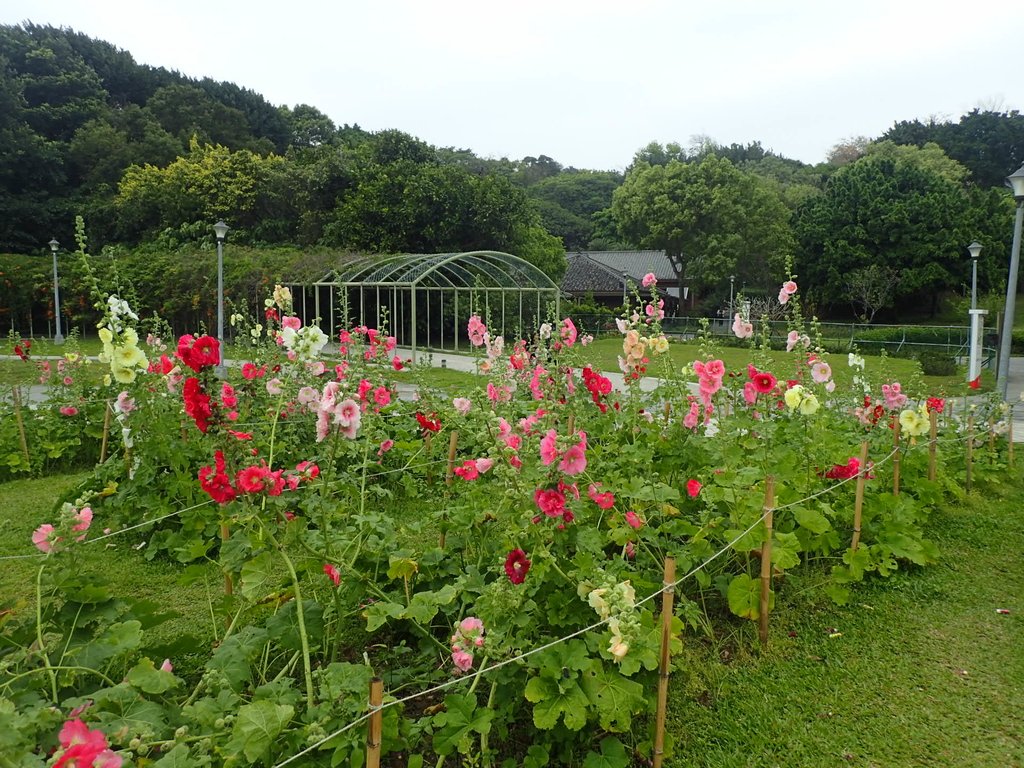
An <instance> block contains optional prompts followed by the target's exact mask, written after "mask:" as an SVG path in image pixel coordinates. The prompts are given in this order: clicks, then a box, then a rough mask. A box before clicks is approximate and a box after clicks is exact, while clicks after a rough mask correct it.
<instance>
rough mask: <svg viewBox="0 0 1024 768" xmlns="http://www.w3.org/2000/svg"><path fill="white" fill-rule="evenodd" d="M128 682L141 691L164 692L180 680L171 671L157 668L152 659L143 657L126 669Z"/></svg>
mask: <svg viewBox="0 0 1024 768" xmlns="http://www.w3.org/2000/svg"><path fill="white" fill-rule="evenodd" d="M128 682H129V683H131V684H132V685H133V686H135V687H136V688H138V689H139V690H140V691H142V692H143V693H164V692H165V691H168V690H170V689H171V688H173V687H174V686H176V685H177V684H178V683H179V682H180V680H178V678H177V677H175V676H174V674H173V673H171V672H165V671H164V670H162V669H157V668H156V665H155V664H153V661H152V659H149V658H143V659H142V661H140V662H139V663H138V664H136V665H135V666H134V667H132V668H131V669H130V670H128Z"/></svg>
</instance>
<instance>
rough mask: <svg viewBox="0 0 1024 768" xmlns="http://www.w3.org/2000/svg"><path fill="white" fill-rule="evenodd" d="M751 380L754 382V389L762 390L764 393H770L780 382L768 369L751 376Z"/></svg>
mask: <svg viewBox="0 0 1024 768" xmlns="http://www.w3.org/2000/svg"><path fill="white" fill-rule="evenodd" d="M750 380H751V381H752V382H753V384H754V389H756V390H757V391H758V392H760V393H761V394H762V395H765V394H768V393H769V392H771V391H772V390H773V389H775V385H776V384H777V383H778V381H777V380H776V378H775V377H774V376H772V375H771V374H770V373H768V371H758V372H757V373H756V374H754V375H753V376H751V377H750Z"/></svg>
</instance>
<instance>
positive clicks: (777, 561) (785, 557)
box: [772, 532, 800, 571]
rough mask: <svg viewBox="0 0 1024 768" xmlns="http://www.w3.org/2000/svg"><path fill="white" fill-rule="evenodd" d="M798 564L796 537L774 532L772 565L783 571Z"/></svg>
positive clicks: (798, 554) (798, 542)
mask: <svg viewBox="0 0 1024 768" xmlns="http://www.w3.org/2000/svg"><path fill="white" fill-rule="evenodd" d="M799 564H800V540H799V539H798V538H797V535H796V534H795V533H778V532H776V533H775V534H774V535H773V536H772V565H774V566H775V567H776V568H778V569H779V570H782V571H784V570H786V569H787V568H793V567H795V566H797V565H799Z"/></svg>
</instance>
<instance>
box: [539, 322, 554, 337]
mask: <svg viewBox="0 0 1024 768" xmlns="http://www.w3.org/2000/svg"><path fill="white" fill-rule="evenodd" d="M537 334H538V335H539V336H540V337H541V338H542V339H545V340H547V339H550V338H551V323H541V324H540V328H539V329H538V330H537Z"/></svg>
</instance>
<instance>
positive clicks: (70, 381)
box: [64, 376, 75, 387]
mask: <svg viewBox="0 0 1024 768" xmlns="http://www.w3.org/2000/svg"><path fill="white" fill-rule="evenodd" d="M74 383H75V380H74V379H73V378H71V377H70V376H65V377H64V386H65V387H70V386H71V385H72V384H74Z"/></svg>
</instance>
